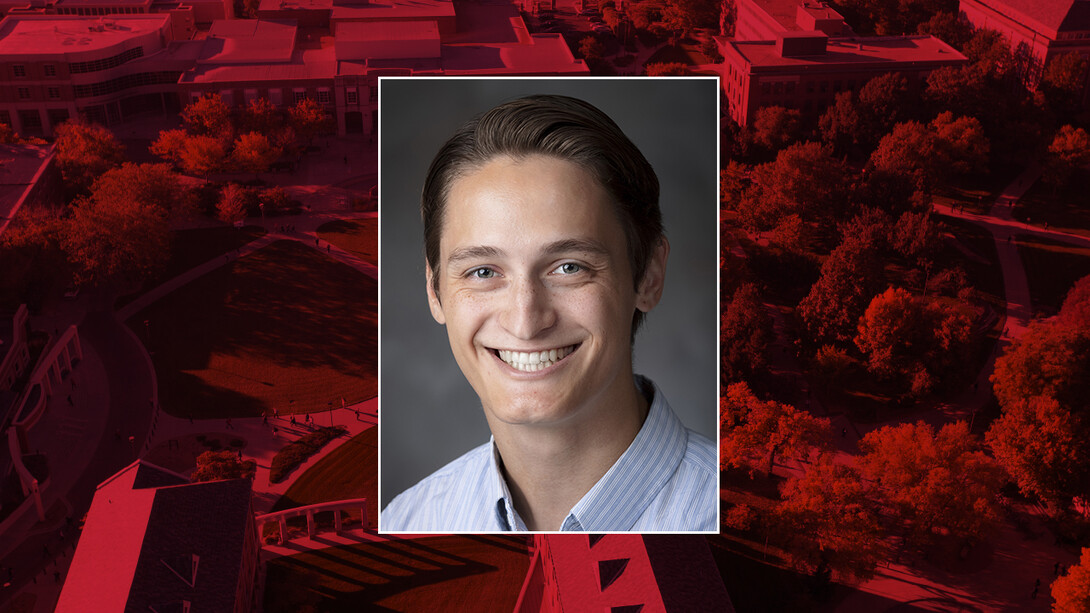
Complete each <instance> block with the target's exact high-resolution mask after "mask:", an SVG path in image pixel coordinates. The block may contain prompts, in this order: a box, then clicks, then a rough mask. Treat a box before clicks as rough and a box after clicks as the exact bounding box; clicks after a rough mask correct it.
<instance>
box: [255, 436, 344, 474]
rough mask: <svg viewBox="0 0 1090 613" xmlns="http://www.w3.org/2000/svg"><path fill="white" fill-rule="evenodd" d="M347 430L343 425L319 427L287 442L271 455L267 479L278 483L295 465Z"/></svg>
mask: <svg viewBox="0 0 1090 613" xmlns="http://www.w3.org/2000/svg"><path fill="white" fill-rule="evenodd" d="M347 431H348V429H347V428H345V427H344V426H333V427H326V428H320V429H318V430H315V431H314V432H311V433H310V434H308V435H306V436H304V437H302V438H300V439H299V440H296V441H294V442H291V443H288V444H287V445H285V446H284V448H283V449H281V450H280V451H278V452H276V455H275V456H274V457H273V460H272V466H271V467H270V468H269V481H270V482H271V483H280V482H281V481H283V480H284V478H285V477H287V476H288V473H290V472H291V471H292V470H294V469H295V467H297V466H299V465H300V464H302V463H303V462H305V461H306V460H307V458H309V457H310V456H312V455H314V454H315V453H317V452H318V450H319V449H321V448H322V447H324V446H325V444H326V443H328V442H329V441H331V440H333V439H335V438H337V437H338V436H341V435H342V434H344V433H346V432H347Z"/></svg>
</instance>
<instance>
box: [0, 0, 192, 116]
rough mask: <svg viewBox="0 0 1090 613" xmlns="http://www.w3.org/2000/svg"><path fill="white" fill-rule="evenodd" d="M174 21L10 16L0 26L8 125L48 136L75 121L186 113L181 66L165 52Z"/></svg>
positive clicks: (2, 110)
mask: <svg viewBox="0 0 1090 613" xmlns="http://www.w3.org/2000/svg"><path fill="white" fill-rule="evenodd" d="M173 25H174V21H173V19H172V15H171V14H169V13H166V14H149V15H112V16H109V17H97V18H89V17H79V16H73V15H9V16H7V17H5V18H4V19H3V21H0V123H6V124H9V125H10V126H11V127H12V129H14V130H15V132H16V133H18V134H20V135H22V136H47V135H51V134H52V133H53V127H54V126H56V125H57V124H59V123H61V122H63V121H65V120H67V119H68V118H70V117H76V116H78V115H84V116H86V117H88V118H89V119H92V120H94V121H96V122H98V123H101V124H103V125H110V124H114V123H118V122H119V121H121V120H123V119H124V118H126V117H129V116H131V115H135V114H139V113H144V112H148V111H157V112H168V111H175V112H176V111H177V110H178V104H177V101H178V95H177V82H178V79H179V77H180V76H181V70H180V68H179V66H177V65H176V64H173V65H172V63H171V62H169V61H164V60H162V58H161V54H162V52H163V51H164V50H166V49H167V48H168V46H169V45H170V44H171V41H173V40H175V38H177V36H178V35H179V34H182V33H179V32H176V31H175V29H174V27H173Z"/></svg>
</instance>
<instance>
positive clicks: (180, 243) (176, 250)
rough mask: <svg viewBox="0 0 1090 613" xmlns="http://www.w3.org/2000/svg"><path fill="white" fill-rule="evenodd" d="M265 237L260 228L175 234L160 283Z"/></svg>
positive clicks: (182, 231)
mask: <svg viewBox="0 0 1090 613" xmlns="http://www.w3.org/2000/svg"><path fill="white" fill-rule="evenodd" d="M262 236H265V229H264V228H262V227H260V226H243V227H241V228H233V227H231V226H216V227H212V228H193V229H190V230H175V231H174V244H173V245H172V246H171V248H170V261H169V262H167V266H166V269H165V270H164V271H163V274H162V275H161V279H160V282H162V281H166V280H168V279H173V278H174V277H176V276H178V275H180V274H182V273H183V272H185V271H187V270H189V269H190V268H193V267H195V266H199V265H201V264H204V263H205V262H207V261H208V260H211V259H212V258H214V257H216V256H221V255H223V254H225V253H227V252H228V251H232V250H235V249H238V248H239V247H241V246H243V245H245V244H246V243H249V242H251V241H254V240H256V239H258V238H261V237H262Z"/></svg>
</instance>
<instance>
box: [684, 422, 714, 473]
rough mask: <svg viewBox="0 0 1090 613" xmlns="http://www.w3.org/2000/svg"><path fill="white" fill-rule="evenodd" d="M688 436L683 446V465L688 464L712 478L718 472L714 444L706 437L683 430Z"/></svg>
mask: <svg viewBox="0 0 1090 613" xmlns="http://www.w3.org/2000/svg"><path fill="white" fill-rule="evenodd" d="M685 430H686V433H687V434H688V435H689V440H688V443H687V444H686V446H685V457H683V458H682V459H681V461H682V463H683V464H689V465H690V466H692V467H693V468H695V469H696V470H699V471H701V472H708V473H711V474H712V475H713V476H715V474H716V473H717V472H718V471H719V458H718V455H717V454H716V449H715V443H713V442H712V441H711V440H709V439H708V437H706V436H704V435H703V434H700V433H698V432H694V431H692V430H689V429H688V428H686V429H685Z"/></svg>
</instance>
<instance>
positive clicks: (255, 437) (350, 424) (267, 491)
mask: <svg viewBox="0 0 1090 613" xmlns="http://www.w3.org/2000/svg"><path fill="white" fill-rule="evenodd" d="M356 410H359V415H360V417H359V419H358V420H357V419H356ZM311 415H312V417H313V419H314V426H313V427H308V426H306V425H304V424H303V420H304V419H305V414H302V413H299V414H296V415H295V419H296V420H297V422H298V423H297V425H295V426H292V425H291V423H290V421H289V418H288V417H279V418H270V419H269V423H268V425H265V424H264V423H263V422H262V418H261V417H247V418H233V419H232V420H231V426H232V427H231V428H230V429H228V428H227V427H226V420H223V419H195V420H193V422H192V423H190V421H189V420H188V419H185V418H181V417H174V416H173V415H168V414H166V413H164V414H162V415H160V417H159V425H158V426H157V427H156V433H155V436H154V437H153V438H152V441H151V446H152V447H155V446H156V445H159V444H162V443H165V442H167V441H169V440H171V439H177V438H180V437H183V436H186V435H188V434H206V435H209V436H216V437H221V438H240V439H242V440H244V441H246V446H245V447H244V448H243V449H242V457H243V459H245V460H255V461H256V462H257V474H256V475H255V476H254V512H255V513H259V514H260V513H268V512H269V511H270V510H272V507H273V505H274V504H276V501H277V500H278V499H279V498H280V496H282V495H283V494H284V492H286V491H288V488H289V487H291V485H292V483H294V482H295V480H296V479H297V478H298V477H299V476H300V475H302V474H303V473H305V472H306V471H307V470H308V469H309V468H311V467H312V466H314V464H316V463H317V462H318V461H319V460H321V459H322V458H324V457H325V456H327V455H329V454H330V453H331V452H332V451H333V450H335V449H337V448H338V447H340V446H341V445H342V444H344V443H345V442H346V441H348V439H350V438H352V437H354V436H356V435H358V434H361V433H363V432H364V431H366V430H368V429H370V428H372V427H374V426H375V424H377V423H378V398H372V399H370V400H366V401H364V402H360V403H357V404H352V405H348V406H347V407H346V408H344V409H340V408H338V409H334V410H333V414H332V420H333V424H334V425H340V426H345V427H347V428H348V434H347V435H346V436H341V437H338V438H335V439H333V440H332V441H330V442H328V443H326V445H325V446H323V447H322V448H321V449H320V450H319V451H318V452H317V453H315V454H314V455H312V456H310V458H308V459H307V461H306V462H304V463H303V464H301V465H300V466H299V467H298V468H296V469H295V470H293V471H292V472H291V473H290V474H289V475H288V478H287V479H285V480H284V481H281V482H280V483H270V482H269V468H270V466H271V465H272V459H273V456H275V455H276V452H278V451H280V450H281V449H282V448H283V447H284V446H285V445H287V444H288V443H290V442H292V441H294V440H297V439H298V438H300V437H302V436H303V435H305V434H309V433H310V432H313V431H314V430H316V429H317V428H320V427H323V426H329V425H330V412H329V411H318V412H315V413H312V414H311ZM274 427H275V428H276V432H275V433H274V432H273V428H274Z"/></svg>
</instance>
